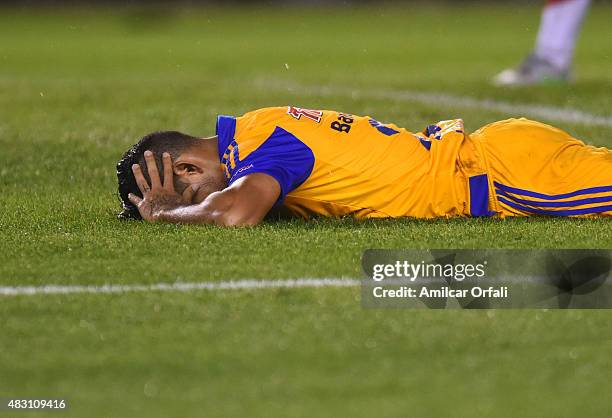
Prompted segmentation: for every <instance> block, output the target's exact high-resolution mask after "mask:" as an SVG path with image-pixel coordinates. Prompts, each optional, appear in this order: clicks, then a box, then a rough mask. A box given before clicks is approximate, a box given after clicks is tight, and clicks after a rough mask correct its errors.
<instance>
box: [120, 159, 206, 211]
mask: <svg viewBox="0 0 612 418" xmlns="http://www.w3.org/2000/svg"><path fill="white" fill-rule="evenodd" d="M144 157H145V161H146V163H147V172H148V173H149V178H150V179H151V184H149V183H148V182H147V180H146V179H145V177H144V175H143V174H142V168H141V167H140V165H139V164H134V165H133V166H132V172H133V173H134V178H135V179H136V184H138V188H139V189H140V192H141V193H142V198H141V197H139V196H136V195H135V194H133V193H130V194H129V196H128V198H129V199H130V202H132V203H133V204H134V205H135V206H136V207H137V208H138V211H139V212H140V215H141V216H142V218H143V219H144V220H146V221H149V222H155V221H157V220H159V218H160V215H161V214H162V212H163V211H164V210H169V209H175V208H177V207H179V206H184V205H189V204H191V202H192V199H193V195H194V193H195V190H194V189H193V188H192V187H187V188H186V189H185V192H184V193H183V194H182V195H181V194H179V193H177V192H176V191H175V190H174V171H173V169H172V158H171V157H170V154H168V153H167V152H164V153H163V154H162V161H163V165H164V167H163V170H164V182H163V183H162V182H161V180H160V176H159V171H158V169H157V164H156V163H155V157H154V155H153V153H152V152H151V151H145V153H144Z"/></svg>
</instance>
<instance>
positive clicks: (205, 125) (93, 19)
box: [0, 3, 612, 418]
mask: <svg viewBox="0 0 612 418" xmlns="http://www.w3.org/2000/svg"><path fill="white" fill-rule="evenodd" d="M538 17H539V9H538V8H537V7H535V6H534V7H524V6H521V7H505V8H500V7H491V6H487V7H484V6H475V5H473V6H458V5H454V6H453V5H440V4H437V5H436V6H410V5H408V4H406V5H404V6H401V7H399V6H396V7H382V8H373V7H370V8H354V7H349V6H344V7H331V8H329V7H324V6H317V7H316V8H312V9H305V8H282V7H281V8H263V9H256V8H251V9H238V8H227V9H224V8H213V9H204V8H202V9H180V10H176V11H172V12H170V11H162V12H160V13H150V12H147V13H143V12H139V11H138V10H136V9H120V10H109V9H94V10H87V9H79V10H73V9H65V10H63V9H60V10H51V9H50V10H48V11H46V12H40V11H38V12H32V11H28V10H27V9H2V10H1V11H0V234H1V235H0V236H1V240H0V286H21V285H45V284H81V285H86V284H104V283H112V284H128V283H158V282H174V281H176V280H182V281H196V282H203V281H214V280H227V279H239V278H258V279H270V278H297V277H359V275H360V264H359V260H360V256H361V253H362V251H363V250H364V249H367V248H414V247H424V248H436V247H437V248H497V247H499V248H504V247H505V248H517V247H521V248H553V247H554V248H590V247H597V248H611V247H612V225H611V224H610V222H609V221H597V220H563V219H561V220H560V219H556V220H552V219H542V218H539V219H518V220H507V221H497V220H479V219H468V220H438V221H416V220H382V221H376V222H373V221H367V222H355V221H351V220H314V221H309V222H305V221H299V220H295V221H282V222H274V223H270V224H264V225H261V226H258V227H255V228H248V229H218V228H214V227H207V226H198V227H183V226H172V225H147V224H142V223H134V222H131V223H122V222H119V221H117V220H116V219H115V218H114V215H115V213H116V212H117V209H118V207H117V206H118V205H117V200H116V197H115V174H114V164H115V162H116V160H117V159H118V158H119V157H120V156H121V154H122V152H123V151H124V150H125V149H126V148H127V147H128V146H129V145H131V144H132V143H134V142H135V141H136V140H137V139H138V138H140V137H141V136H142V135H144V134H146V133H148V132H150V131H154V130H159V129H178V130H183V131H186V132H188V133H193V134H196V135H207V134H211V133H212V132H213V131H214V121H215V116H216V115H217V114H218V113H223V114H235V115H239V114H242V113H244V112H246V111H248V110H251V109H254V108H257V107H263V106H270V105H285V104H292V105H296V106H302V107H310V108H332V109H338V110H344V111H347V112H352V113H355V114H370V115H372V116H375V117H376V118H377V119H378V120H381V121H393V122H395V123H397V124H399V125H401V126H405V127H407V128H408V129H413V130H417V129H421V128H422V127H424V126H425V125H426V124H428V123H431V122H433V121H437V120H440V119H448V118H451V117H462V118H464V119H465V121H466V127H467V128H468V129H469V130H474V129H476V128H478V127H479V126H481V125H483V124H485V123H487V122H490V121H493V120H497V119H503V118H506V117H510V116H522V115H508V114H502V113H500V112H497V111H494V110H489V109H469V108H462V107H459V106H457V107H453V106H448V105H440V106H434V105H422V104H418V103H413V102H409V101H401V100H399V99H397V98H395V99H385V98H381V97H375V98H372V96H375V95H370V96H368V95H367V94H364V93H367V92H370V93H371V92H375V91H377V89H385V90H389V89H392V90H393V89H405V90H411V91H423V92H445V93H447V94H452V95H456V96H469V97H474V98H494V99H497V100H502V101H506V102H510V103H528V104H540V105H546V106H555V107H566V106H568V107H572V108H577V109H580V110H582V111H585V112H590V113H594V114H599V115H610V109H612V97H611V96H610V94H609V92H610V91H611V90H612V61H611V60H610V57H611V56H612V44H611V43H610V42H608V41H607V40H609V39H612V27H610V25H609V22H610V20H612V7H610V6H606V5H605V4H599V3H596V4H595V6H594V8H593V10H592V11H591V13H590V16H589V17H588V19H587V21H586V24H585V28H584V30H583V33H582V36H581V40H580V43H579V47H578V51H577V57H576V71H577V81H576V83H575V84H574V85H572V86H570V87H567V88H563V87H559V86H549V87H538V88H529V89H515V90H504V89H496V88H493V87H491V86H490V85H489V84H488V80H489V79H490V77H491V76H492V75H493V74H495V73H496V72H497V71H498V70H501V69H502V68H505V67H506V66H509V65H512V64H514V63H516V62H517V61H519V60H520V59H521V58H522V56H523V54H525V53H526V52H527V51H528V49H529V48H530V47H531V45H532V42H533V39H534V37H535V32H536V30H537V24H538ZM295 86H298V88H296V87H295ZM309 86H328V87H330V90H329V91H330V92H331V93H329V94H319V93H317V90H314V89H309ZM341 91H354V92H355V93H356V94H354V95H351V94H340V93H338V94H335V93H334V92H341ZM527 116H528V115H527ZM555 124H556V125H558V126H560V127H561V128H564V129H566V130H568V131H570V132H572V133H573V134H574V135H575V136H577V137H579V138H583V139H584V140H586V141H587V142H589V143H593V144H597V145H601V146H608V147H612V127H605V126H604V127H602V126H599V127H597V126H588V125H584V124H572V123H563V122H555ZM611 315H612V314H611V313H610V312H609V311H536V310H533V311H529V310H525V311H408V310H395V311H393V310H386V311H378V310H363V309H362V308H361V305H360V302H359V289H357V288H320V289H296V290H253V291H216V292H207V291H200V292H191V293H172V292H168V293H154V292H153V293H132V294H124V295H48V296H19V297H0V397H1V396H3V397H11V396H15V397H30V398H34V397H65V398H67V399H68V400H69V402H70V404H71V409H70V410H69V411H67V412H66V413H56V412H54V413H49V414H48V416H53V417H55V416H58V417H59V416H70V417H84V416H87V417H94V418H95V417H188V416H189V417H244V416H254V417H271V416H282V417H324V416H330V417H338V416H347V417H373V416H376V417H397V416H419V417H425V416H428V417H445V416H448V417H458V416H500V417H604V416H609V412H610V408H611V404H610V399H609V393H610V390H611V388H612V387H611V385H610V376H611V375H612V366H611V364H612V363H611V362H610V353H611V352H612V332H611V328H610V326H609V325H610V320H611V319H612V316H611ZM9 415H10V413H8V412H2V411H0V417H3V416H9ZM16 416H17V415H16ZM19 416H20V417H29V416H31V417H41V416H46V414H45V413H42V412H36V413H27V412H20V413H19Z"/></svg>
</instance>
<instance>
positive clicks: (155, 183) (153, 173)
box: [144, 151, 161, 189]
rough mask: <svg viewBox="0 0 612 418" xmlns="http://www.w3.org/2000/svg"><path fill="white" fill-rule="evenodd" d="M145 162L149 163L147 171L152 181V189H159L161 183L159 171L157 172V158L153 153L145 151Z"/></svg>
mask: <svg viewBox="0 0 612 418" xmlns="http://www.w3.org/2000/svg"><path fill="white" fill-rule="evenodd" d="M144 157H145V161H146V162H147V171H148V173H149V178H150V179H151V188H152V189H155V188H159V187H161V181H160V180H159V171H158V170H157V163H156V162H155V157H154V156H153V153H152V152H151V151H145V153H144Z"/></svg>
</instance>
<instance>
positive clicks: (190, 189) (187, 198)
mask: <svg viewBox="0 0 612 418" xmlns="http://www.w3.org/2000/svg"><path fill="white" fill-rule="evenodd" d="M197 191H198V186H196V185H195V184H193V185H191V186H187V188H186V189H185V191H184V192H183V202H185V203H189V204H191V203H193V196H194V195H195V193H196V192H197Z"/></svg>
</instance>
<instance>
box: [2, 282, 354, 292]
mask: <svg viewBox="0 0 612 418" xmlns="http://www.w3.org/2000/svg"><path fill="white" fill-rule="evenodd" d="M359 284H360V281H359V280H356V279H348V278H343V279H285V280H250V279H249V280H228V281H219V282H205V283H155V284H148V285H147V284H126V285H118V284H117V285H116V284H108V285H102V286H94V285H91V286H79V285H72V286H70V285H67V286H60V285H48V286H0V296H20V295H65V294H71V293H128V292H191V291H195V290H248V289H286V288H287V289H288V288H304V287H351V286H358V285H359Z"/></svg>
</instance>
